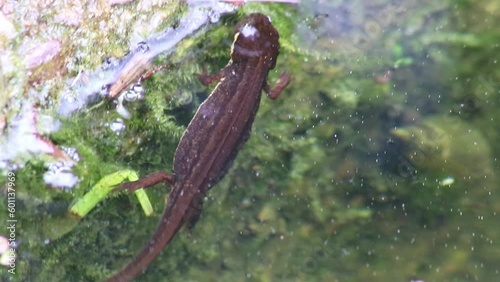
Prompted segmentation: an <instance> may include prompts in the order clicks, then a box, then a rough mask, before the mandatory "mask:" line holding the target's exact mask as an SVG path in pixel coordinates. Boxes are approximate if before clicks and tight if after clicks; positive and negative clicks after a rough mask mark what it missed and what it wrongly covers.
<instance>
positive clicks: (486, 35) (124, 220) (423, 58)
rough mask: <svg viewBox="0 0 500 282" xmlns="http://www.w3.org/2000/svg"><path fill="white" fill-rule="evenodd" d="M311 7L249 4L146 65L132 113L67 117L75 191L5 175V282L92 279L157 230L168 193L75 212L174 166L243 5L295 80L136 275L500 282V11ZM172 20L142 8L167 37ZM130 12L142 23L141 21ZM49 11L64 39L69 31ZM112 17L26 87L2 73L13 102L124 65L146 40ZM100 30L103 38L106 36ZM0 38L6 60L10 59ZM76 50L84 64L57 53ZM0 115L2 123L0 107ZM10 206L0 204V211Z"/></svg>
mask: <svg viewBox="0 0 500 282" xmlns="http://www.w3.org/2000/svg"><path fill="white" fill-rule="evenodd" d="M303 2H304V3H301V4H300V5H299V6H292V5H277V4H248V5H245V6H243V7H241V8H240V9H239V10H238V13H237V14H235V15H230V16H226V17H224V18H222V22H221V23H220V24H218V25H217V26H216V27H215V28H214V29H211V30H208V31H203V33H202V35H198V36H196V37H194V38H192V39H189V42H188V43H185V44H186V45H185V46H187V47H188V48H185V49H182V48H180V47H179V50H178V52H177V53H176V54H175V55H173V56H160V58H157V59H156V60H155V62H154V63H155V64H156V65H164V64H166V65H167V66H168V67H167V69H166V70H163V71H160V72H157V73H156V74H154V75H153V76H152V77H151V78H149V79H147V80H146V81H144V82H143V86H144V88H145V89H146V92H145V94H144V99H143V100H139V101H135V102H129V103H127V102H125V103H124V106H125V107H126V109H127V110H128V112H130V113H131V118H130V119H128V120H127V119H124V118H123V117H122V116H120V114H119V113H118V112H117V111H116V104H115V103H113V102H111V101H105V102H101V103H99V104H96V105H95V106H94V107H92V108H88V109H85V110H83V111H81V112H79V113H77V114H75V115H74V116H72V117H70V118H67V119H61V122H62V124H61V126H60V129H59V130H58V131H55V132H53V133H51V134H50V136H49V138H50V140H51V141H52V142H53V143H54V144H57V145H64V146H70V147H73V148H75V149H76V151H77V152H78V154H79V156H80V161H78V162H77V163H76V164H75V166H74V168H73V172H74V173H75V174H76V175H77V176H78V177H79V179H80V182H79V184H78V186H77V187H75V188H74V189H66V190H60V189H53V188H50V187H47V186H46V185H45V184H44V182H43V179H42V176H43V174H44V172H45V171H46V168H45V167H44V161H45V160H43V159H40V158H33V159H30V161H29V162H28V163H27V164H26V166H25V167H24V168H22V169H19V170H17V171H16V172H15V173H16V179H17V180H16V187H17V202H16V205H17V214H16V216H17V217H18V228H17V234H16V235H17V238H18V246H17V256H18V257H17V262H16V263H17V267H16V268H17V271H16V275H14V276H12V275H10V274H9V273H8V272H7V271H6V270H7V268H5V269H0V277H1V278H2V279H1V280H2V281H4V280H5V281H17V280H23V279H24V280H25V279H35V280H39V281H84V280H90V281H94V280H99V279H102V278H104V277H106V276H108V275H109V274H110V273H112V272H114V271H116V270H117V269H118V268H119V267H121V266H123V265H124V264H125V263H126V262H128V261H130V259H131V258H132V257H133V256H134V255H135V254H136V252H137V251H138V250H139V249H140V248H142V246H143V245H144V244H145V242H146V241H147V240H148V239H149V237H150V235H151V233H152V232H153V230H154V228H155V226H156V224H157V219H158V216H159V215H160V214H161V211H162V209H163V207H164V196H165V194H166V193H167V192H168V188H165V187H163V186H160V185H159V187H157V188H152V189H148V191H147V193H148V195H149V198H150V199H151V201H152V205H153V208H154V212H155V216H152V217H146V216H145V215H144V213H143V211H142V209H141V207H140V204H139V201H138V199H137V198H136V197H135V196H133V195H127V194H125V193H115V194H110V195H109V197H107V198H106V199H104V200H103V201H102V202H101V203H99V204H98V205H97V206H96V207H95V208H94V209H93V210H92V211H91V212H90V213H89V214H87V215H86V216H85V217H84V218H83V219H81V220H80V221H79V220H78V219H75V218H73V217H70V216H68V214H67V211H68V209H69V207H70V206H71V205H72V204H74V203H75V202H77V201H78V199H81V198H82V197H83V195H85V194H86V193H87V192H88V191H89V190H90V189H91V187H93V186H94V185H96V184H97V183H99V181H100V180H101V179H103V178H104V177H106V176H108V175H111V174H113V173H116V172H118V171H121V170H126V169H127V170H133V171H135V172H136V173H137V174H138V175H140V176H144V175H146V174H149V173H151V172H155V171H159V170H167V171H170V170H171V164H172V158H173V154H174V151H175V148H176V146H177V142H178V140H179V138H180V136H181V134H182V132H183V130H184V129H185V127H186V126H187V124H188V123H189V121H190V119H191V117H192V115H193V114H194V111H195V110H196V109H197V107H198V106H199V104H200V103H201V102H202V101H203V100H204V98H205V97H206V95H207V94H208V93H209V91H210V89H206V88H205V87H204V86H202V85H201V84H200V83H199V82H198V81H197V80H196V76H195V74H196V73H200V72H202V70H203V69H207V70H208V72H215V71H217V70H219V69H220V68H222V67H223V66H224V65H225V64H226V63H227V61H228V58H229V45H230V42H231V40H232V37H233V26H234V24H235V23H236V22H237V21H238V19H239V18H240V17H241V16H242V15H243V14H247V13H251V12H262V13H265V14H267V15H269V16H270V17H271V18H272V20H273V24H274V25H275V26H276V27H277V29H278V30H279V31H280V42H281V46H282V49H281V55H280V57H279V58H278V65H277V67H276V69H275V71H274V72H273V73H271V79H273V78H274V79H276V78H277V77H278V76H279V73H280V72H284V71H286V72H290V73H292V74H293V82H292V84H291V85H290V86H289V87H288V88H287V90H286V91H285V92H284V93H283V94H282V95H281V96H280V98H279V99H278V100H276V101H268V100H267V99H263V101H262V103H261V107H260V110H259V113H258V115H257V118H256V121H255V123H254V130H253V134H252V137H251V138H250V140H249V141H248V143H247V144H246V145H245V146H244V148H243V150H242V151H241V152H240V153H239V155H238V157H237V158H236V161H235V165H234V167H233V169H232V170H231V172H230V173H229V174H228V175H227V176H226V177H225V178H224V180H223V181H222V182H221V183H219V184H218V185H217V186H216V187H214V188H213V189H211V190H210V192H209V194H208V195H207V198H206V199H205V204H204V210H203V213H202V215H201V219H200V220H199V221H198V223H197V225H196V226H195V228H194V229H193V231H192V232H191V233H189V232H187V231H181V232H180V233H179V234H178V235H177V236H176V238H175V239H174V241H173V242H172V243H171V244H170V245H169V246H168V248H167V249H166V250H165V251H164V252H163V253H162V254H161V255H160V256H159V258H158V259H157V260H156V261H155V262H153V264H152V265H151V266H150V267H149V268H148V270H147V271H146V273H145V274H144V276H143V277H141V279H143V280H144V281H159V280H161V281H163V280H168V281H187V280H193V281H411V280H414V281H419V280H423V281H476V280H479V281H494V280H495V278H498V276H499V275H500V274H499V271H500V269H499V267H498V265H500V255H499V253H500V246H498V239H500V231H499V230H498V228H496V225H495V224H496V223H497V222H498V213H499V212H500V206H499V204H498V203H499V202H500V201H499V196H498V194H497V193H498V191H495V190H498V173H499V165H498V161H497V159H498V156H500V145H499V144H500V142H499V140H500V135H499V133H498V132H499V131H498V123H497V122H496V121H497V120H498V119H499V118H500V116H498V115H499V113H498V110H496V109H497V108H498V101H499V96H498V95H499V93H498V89H499V87H498V81H499V78H500V68H498V64H499V63H498V42H499V40H500V34H499V32H498V27H496V28H495V23H498V21H499V14H500V4H495V3H496V2H494V1H493V2H488V1H445V2H439V3H437V2H436V3H433V2H430V1H426V3H425V4H422V3H414V1H397V3H392V2H391V1H372V2H370V3H368V2H367V3H364V2H366V1H330V2H331V3H330V2H329V1H313V2H310V1H307V3H306V1H303ZM130 5H140V4H137V3H131V4H130ZM164 7H168V5H165V6H164ZM116 9H123V10H124V11H126V13H133V12H132V10H128V9H127V8H126V7H120V8H116ZM144 9H145V10H142V11H143V12H144V13H145V15H149V14H150V13H151V14H153V12H151V10H147V9H146V8H144ZM173 10H175V11H176V12H179V11H181V12H182V11H183V10H182V9H179V8H178V7H176V8H175V9H172V11H173ZM162 11H163V10H162ZM170 11H171V10H170V9H168V8H165V10H164V11H163V12H160V11H159V10H158V11H157V12H156V13H154V15H156V16H155V17H158V18H162V19H163V18H165V19H167V20H166V22H168V23H169V24H172V23H174V24H175V20H173V19H172V18H171V17H176V16H172V15H173V14H174V12H170ZM108 12H109V11H108ZM3 13H4V14H6V12H5V11H3ZM129 16H130V18H131V19H132V18H136V19H140V22H148V21H146V20H145V19H146V18H147V16H144V15H139V14H137V15H134V14H129ZM46 17H47V23H46V25H48V26H50V27H51V26H53V25H56V27H54V29H55V30H56V31H58V33H57V34H59V33H60V34H64V36H63V37H72V36H74V35H72V34H67V30H62V31H60V30H59V29H60V28H61V27H60V26H59V25H61V23H60V22H57V21H56V22H54V23H53V22H51V21H50V20H51V16H50V15H47V16H46ZM122 17H125V16H122ZM116 20H117V19H114V20H110V21H106V19H104V17H103V18H102V19H101V24H99V26H97V22H95V23H93V25H95V26H94V27H93V28H91V27H87V26H86V25H85V24H82V30H86V33H83V34H82V35H79V36H81V37H82V38H87V39H90V38H94V37H95V36H98V38H95V40H94V41H95V42H96V43H95V44H90V45H85V44H83V43H81V42H82V40H83V39H82V38H80V39H79V40H78V41H77V42H75V43H74V44H75V45H64V44H62V45H63V46H62V47H61V50H62V51H60V52H59V55H58V56H57V57H56V59H55V61H52V63H50V64H48V65H42V67H40V68H37V69H35V70H33V72H32V73H31V74H26V77H23V78H22V79H24V80H23V81H25V84H12V83H13V82H11V81H10V80H9V79H12V77H14V74H13V73H6V74H7V75H6V74H4V77H3V78H2V79H3V81H2V83H3V85H6V82H5V81H6V80H9V84H8V85H6V86H8V87H7V88H6V89H9V91H11V90H12V87H14V88H15V89H18V88H20V89H31V88H33V89H35V90H36V91H38V92H37V93H42V94H43V93H45V92H44V90H43V89H44V87H48V86H46V85H45V86H44V81H50V83H54V85H57V86H54V87H53V88H51V89H54V91H53V92H50V93H54V95H55V93H59V92H58V91H55V90H57V89H61V88H62V86H61V84H60V83H61V81H62V80H64V79H68V78H69V77H74V76H75V75H76V73H77V70H78V69H80V68H81V69H93V68H95V67H96V66H97V65H98V64H99V63H98V62H100V61H101V60H102V58H103V57H104V56H121V55H123V54H124V53H125V52H126V50H128V47H127V44H129V43H130V42H128V41H127V40H126V39H120V38H121V37H117V36H120V35H121V34H122V33H121V32H125V33H126V34H128V33H130V32H134V33H135V32H140V31H144V26H143V25H141V24H139V23H137V25H136V26H135V27H134V26H133V25H130V23H128V24H127V25H125V26H121V25H119V24H118V23H116V22H115V21H116ZM82 21H83V19H82ZM155 22H156V21H155ZM157 22H161V21H160V20H158V21H157ZM80 24H81V23H80ZM101 25H109V30H107V31H106V32H107V33H106V34H105V35H102V34H101V33H100V32H99V31H98V29H99V28H100V26H101ZM497 25H498V24H497ZM63 26H64V24H63ZM160 26H161V27H164V26H162V25H161V24H160ZM67 27H68V26H66V27H64V28H67ZM64 28H63V29H64ZM38 32H40V31H38ZM79 32H82V31H79ZM108 33H109V36H108ZM1 36H2V40H4V39H3V38H4V37H6V38H8V34H7V35H4V34H1ZM103 36H105V37H103ZM123 36H125V35H123ZM117 38H118V39H117ZM125 38H127V39H130V38H131V37H130V36H128V35H127V36H125ZM102 41H106V42H104V43H103V42H102ZM130 41H132V40H131V39H130ZM5 42H8V41H5V40H4V41H2V45H1V46H0V47H1V48H4V49H5V48H6V46H10V47H11V48H21V47H19V46H17V45H16V44H18V43H17V42H15V41H14V42H9V43H8V44H7V43H5ZM61 42H65V41H61ZM79 42H80V43H79ZM9 44H10V45H9ZM77 44H80V45H82V46H79V45H77ZM85 46H86V47H85ZM82 48H83V49H82ZM74 49H77V50H79V51H77V52H75V54H76V55H77V56H76V57H74V58H69V59H68V58H67V57H66V54H73V53H72V52H74V51H73V50H74ZM5 52H7V51H5ZM104 54H105V55H104ZM3 58H5V57H3ZM60 60H63V61H64V62H65V63H64V64H62V63H61V62H60ZM2 63H4V62H2ZM12 64H13V65H14V66H12V67H15V65H16V62H14V63H12ZM61 65H65V66H66V67H61ZM54 68H61V73H59V74H57V75H56V74H55V73H56V70H54ZM3 70H4V72H5V66H3ZM8 75H11V76H8ZM44 75H47V76H50V77H44ZM59 75H60V77H59ZM54 77H55V78H54ZM28 81H29V83H28ZM58 83H59V84H58ZM13 85H14V86H13ZM12 91H13V90H12ZM20 93H28V91H27V90H22V91H21V90H20ZM31 93H32V92H31ZM26 95H28V94H26ZM51 95H52V94H51ZM23 97H24V96H23ZM37 99H38V98H37ZM46 99H47V100H46V101H45V100H44V101H45V103H42V106H41V107H42V108H43V110H44V111H47V112H51V111H53V110H54V109H53V108H52V107H53V106H52V103H50V102H48V101H53V102H54V101H57V97H46ZM14 100H20V98H18V99H14ZM0 102H1V105H2V106H3V105H7V106H6V108H9V109H12V108H16V107H18V105H17V104H15V103H14V104H9V100H8V99H6V100H5V101H4V100H1V101H0ZM9 115H14V113H12V112H6V111H4V112H2V117H9ZM3 119H5V118H3ZM0 120H2V119H0ZM3 127H4V126H0V129H5V128H3ZM117 128H119V129H117ZM4 132H5V130H4ZM6 205H7V202H6V201H2V202H1V203H0V207H1V208H2V209H4V210H6V209H7V206H6ZM5 217H6V215H5V214H4V215H2V216H0V219H2V220H3V221H4V222H5V220H6V218H5ZM0 234H2V232H0ZM9 279H10V280H9Z"/></svg>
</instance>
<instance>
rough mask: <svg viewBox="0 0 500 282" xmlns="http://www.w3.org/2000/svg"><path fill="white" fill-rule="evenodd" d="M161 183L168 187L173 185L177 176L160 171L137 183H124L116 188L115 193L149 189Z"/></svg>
mask: <svg viewBox="0 0 500 282" xmlns="http://www.w3.org/2000/svg"><path fill="white" fill-rule="evenodd" d="M161 182H163V183H165V184H167V185H173V184H174V182H175V176H174V175H173V174H171V173H168V172H163V171H159V172H155V173H152V174H149V175H147V176H145V177H143V178H141V179H139V180H136V181H131V182H125V183H122V184H121V185H120V186H118V187H116V188H115V191H118V190H125V191H127V192H133V191H135V190H137V189H141V188H148V187H151V186H153V185H156V184H158V183H161Z"/></svg>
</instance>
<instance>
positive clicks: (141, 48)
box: [137, 41, 149, 53]
mask: <svg viewBox="0 0 500 282" xmlns="http://www.w3.org/2000/svg"><path fill="white" fill-rule="evenodd" d="M137 51H140V52H142V53H146V52H148V51H149V45H148V44H147V43H146V42H144V41H141V42H139V43H137Z"/></svg>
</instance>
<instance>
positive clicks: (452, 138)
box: [391, 115, 493, 186]
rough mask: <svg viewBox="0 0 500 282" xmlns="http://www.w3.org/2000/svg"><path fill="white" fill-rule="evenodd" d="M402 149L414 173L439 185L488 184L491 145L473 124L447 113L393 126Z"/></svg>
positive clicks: (490, 175) (489, 180)
mask: <svg viewBox="0 0 500 282" xmlns="http://www.w3.org/2000/svg"><path fill="white" fill-rule="evenodd" d="M391 134H392V135H393V136H394V137H395V138H396V139H398V140H399V141H400V142H401V143H402V145H403V146H402V147H403V149H402V152H403V155H404V157H405V159H406V160H408V162H409V163H410V164H411V165H412V166H413V168H414V169H415V171H416V173H417V174H420V173H422V174H425V175H426V176H427V177H430V178H434V177H435V179H429V180H432V181H434V180H435V181H436V183H438V184H439V185H442V186H444V185H455V184H460V183H469V184H470V183H474V184H475V185H479V184H482V186H484V185H486V183H491V181H492V178H493V169H492V159H491V152H490V146H489V144H488V142H487V141H486V139H485V138H484V136H483V135H482V133H481V132H480V131H478V130H477V129H475V128H474V127H473V125H471V124H469V123H467V122H465V121H463V120H461V119H459V118H458V117H457V118H454V117H450V116H444V115H443V116H436V117H429V118H425V119H423V120H422V122H421V123H419V124H416V125H411V126H407V127H403V128H398V129H394V130H392V131H391Z"/></svg>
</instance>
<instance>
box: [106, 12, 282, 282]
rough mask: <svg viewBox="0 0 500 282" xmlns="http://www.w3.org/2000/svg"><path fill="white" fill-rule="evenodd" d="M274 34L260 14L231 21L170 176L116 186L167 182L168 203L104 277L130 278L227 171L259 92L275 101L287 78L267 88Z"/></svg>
mask: <svg viewBox="0 0 500 282" xmlns="http://www.w3.org/2000/svg"><path fill="white" fill-rule="evenodd" d="M278 41H279V33H278V31H277V30H276V29H275V28H274V26H273V25H272V24H271V21H270V19H269V18H268V17H267V16H265V15H263V14H257V13H256V14H251V15H249V16H248V17H246V18H244V19H242V20H241V21H240V22H239V23H238V24H237V25H236V34H235V37H234V42H233V44H232V47H231V59H230V61H229V63H228V64H227V65H226V66H225V67H224V68H223V69H222V70H220V71H219V72H217V73H215V74H213V75H206V74H200V75H198V78H199V79H200V81H201V82H202V83H203V84H204V85H209V84H211V83H213V82H216V81H219V83H218V84H217V86H216V87H215V88H214V90H213V91H212V93H211V94H210V95H209V96H208V97H207V99H206V100H205V101H204V102H203V103H202V104H201V105H200V107H199V108H198V110H197V111H196V113H195V115H194V117H193V119H192V120H191V122H190V123H189V125H188V127H187V128H186V130H185V132H184V134H183V135H182V137H181V139H180V141H179V144H178V146H177V149H176V151H175V155H174V162H173V174H170V173H167V172H156V173H153V174H150V175H148V176H146V177H144V178H142V179H139V180H137V181H133V182H127V183H124V184H122V185H121V186H119V187H118V188H117V189H124V190H127V191H133V190H136V189H138V188H140V187H144V188H145V187H149V186H153V185H155V184H158V183H162V182H163V183H165V184H167V185H171V187H172V189H171V191H170V193H169V195H168V201H167V204H166V206H165V209H164V211H163V215H162V217H161V220H160V222H159V224H158V226H157V228H156V231H155V232H154V234H153V236H152V237H151V239H150V240H149V242H148V243H147V244H146V246H145V247H144V249H143V250H142V251H141V252H140V253H139V254H138V255H137V256H136V257H135V259H134V260H133V261H132V262H130V263H129V264H128V265H127V266H125V268H123V269H122V270H121V271H120V272H118V273H117V274H115V275H114V276H112V277H110V278H108V280H107V281H110V282H112V281H131V280H132V279H133V278H134V277H135V276H137V275H138V274H140V273H141V272H143V271H144V270H145V269H146V267H147V266H148V265H149V264H150V263H151V262H152V261H153V260H154V259H155V258H156V256H158V254H159V253H160V252H161V251H162V250H163V249H164V248H165V247H166V246H167V245H168V243H169V242H170V241H171V240H172V238H173V237H174V236H175V235H176V233H177V232H178V231H179V229H180V228H181V227H182V226H183V225H185V224H186V225H188V227H192V226H194V224H195V223H196V221H197V220H198V218H199V216H200V212H201V209H202V206H203V199H204V197H205V193H206V192H207V191H208V190H209V189H210V188H211V187H212V186H214V185H215V184H216V183H218V182H219V181H220V180H221V179H222V178H223V177H224V176H225V175H226V173H227V171H228V170H229V168H230V167H231V165H232V162H233V160H234V159H235V157H236V155H237V153H238V151H239V150H240V149H241V147H242V146H243V144H244V143H245V142H246V141H247V140H248V138H249V137H250V132H251V128H252V124H253V121H254V118H255V115H256V113H257V110H258V108H259V102H260V97H261V95H262V91H263V90H264V91H265V92H266V94H267V96H268V97H269V98H271V99H276V98H277V97H278V96H279V95H280V93H281V92H282V91H283V90H284V89H285V88H286V86H287V85H288V84H289V83H290V81H291V76H290V74H282V75H281V76H280V78H279V79H278V81H277V82H276V85H275V86H274V87H273V88H271V87H270V86H269V84H268V82H267V76H268V74H269V71H270V70H272V69H274V67H275V66H276V60H277V57H278V54H279V48H280V45H279V42H278Z"/></svg>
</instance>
